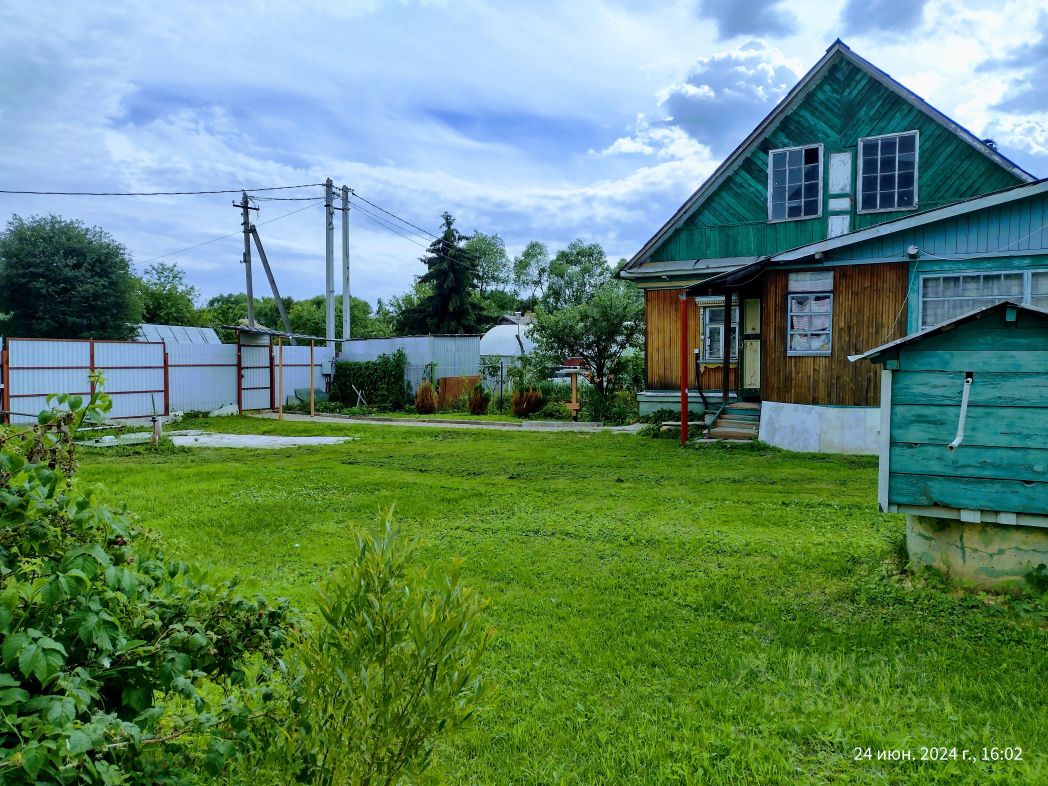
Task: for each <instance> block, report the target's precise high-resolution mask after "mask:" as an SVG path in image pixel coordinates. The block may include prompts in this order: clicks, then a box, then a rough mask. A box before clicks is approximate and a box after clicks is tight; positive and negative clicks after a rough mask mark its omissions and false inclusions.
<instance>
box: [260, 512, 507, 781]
mask: <svg viewBox="0 0 1048 786" xmlns="http://www.w3.org/2000/svg"><path fill="white" fill-rule="evenodd" d="M416 549H417V541H413V542H410V543H405V542H404V541H403V539H402V538H401V537H398V535H397V533H396V530H394V529H393V527H392V514H391V515H390V517H389V518H387V520H386V529H385V533H384V535H383V536H382V537H381V538H378V539H375V538H372V537H371V536H369V535H366V534H365V535H362V536H361V537H360V538H359V541H358V548H357V554H356V558H355V560H354V561H353V562H352V563H350V564H348V565H346V566H344V567H342V568H339V569H338V570H336V571H335V572H334V573H333V574H332V575H331V576H330V577H329V578H328V580H327V581H326V582H325V583H324V584H323V586H322V587H321V590H320V599H319V601H320V602H319V612H320V623H319V624H318V625H317V626H316V628H315V629H313V630H312V631H310V632H309V633H307V634H306V635H304V636H303V637H302V639H301V642H300V645H299V646H298V647H297V648H296V651H295V654H293V655H292V656H291V657H290V660H289V663H288V677H289V687H288V693H289V697H288V698H289V700H288V701H287V702H286V703H285V705H284V709H283V711H282V712H281V713H279V714H278V715H277V720H278V725H277V726H276V727H273V726H263V727H261V728H262V731H263V732H264V733H263V734H262V735H259V736H258V737H256V738H255V745H254V755H253V756H250V757H247V759H246V760H245V762H244V771H245V774H246V775H248V776H249V780H250V781H251V782H252V783H253V784H258V783H259V781H260V780H263V781H265V782H272V783H280V784H284V783H299V784H317V786H319V785H320V784H324V785H325V786H327V785H328V784H340V785H341V784H346V785H349V784H353V785H354V786H356V785H357V784H377V783H383V784H393V783H401V782H404V781H408V782H411V783H415V782H417V779H418V777H419V776H420V775H421V774H422V773H423V772H424V771H425V770H426V768H427V767H428V765H429V764H430V758H431V754H432V749H433V743H434V740H435V738H436V736H437V735H438V734H439V733H440V732H442V731H447V730H450V729H452V728H454V727H455V726H457V725H458V724H460V723H462V722H463V721H465V720H466V719H467V718H469V716H470V715H471V714H472V713H473V712H474V711H475V709H476V706H477V701H478V699H479V697H480V695H481V692H482V690H483V688H484V682H483V679H482V678H481V676H479V673H478V664H479V661H480V658H481V656H482V655H483V653H484V650H485V648H486V647H487V644H488V642H489V641H490V639H491V636H492V632H491V631H490V630H489V629H487V628H486V627H485V626H484V624H483V622H482V612H483V610H484V608H485V607H486V605H487V602H486V601H484V600H482V599H480V598H479V597H478V596H477V595H475V594H474V593H473V592H471V591H470V590H468V589H466V588H464V587H463V586H462V584H461V582H460V578H459V570H458V566H457V565H456V566H455V567H454V568H453V570H452V571H451V573H449V574H448V575H446V576H444V577H443V579H442V582H441V584H440V586H439V587H432V586H431V585H430V584H429V583H428V582H427V580H426V576H425V573H424V571H423V570H422V569H421V568H417V567H415V565H414V563H415V562H416V561H417V560H416V556H415V555H416ZM263 773H264V774H265V776H266V777H264V778H261V779H260V777H259V775H260V774H263ZM268 778H272V780H271V781H269V780H268Z"/></svg>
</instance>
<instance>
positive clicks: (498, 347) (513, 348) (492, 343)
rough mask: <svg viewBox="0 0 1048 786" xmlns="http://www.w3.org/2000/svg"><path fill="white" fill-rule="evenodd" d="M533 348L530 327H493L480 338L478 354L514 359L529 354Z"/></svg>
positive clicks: (533, 343)
mask: <svg viewBox="0 0 1048 786" xmlns="http://www.w3.org/2000/svg"><path fill="white" fill-rule="evenodd" d="M518 338H519V343H518ZM522 345H523V346H522ZM534 346H535V342H534V341H532V340H531V327H530V325H495V327H493V328H491V329H490V330H489V331H488V332H487V333H485V334H484V335H483V336H481V339H480V354H481V355H502V356H504V357H505V356H514V357H516V356H517V355H521V354H524V353H525V352H529V351H530V350H531V349H532V348H533V347H534Z"/></svg>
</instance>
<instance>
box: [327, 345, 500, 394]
mask: <svg viewBox="0 0 1048 786" xmlns="http://www.w3.org/2000/svg"><path fill="white" fill-rule="evenodd" d="M345 343H346V344H348V347H346V350H345V352H344V354H343V355H342V357H341V358H340V359H341V360H350V361H363V360H375V358H377V357H378V356H379V355H391V354H393V353H394V352H395V351H397V350H398V349H402V350H404V354H405V355H407V360H408V366H407V371H406V372H405V375H404V376H405V379H406V381H407V383H408V384H409V385H410V386H411V389H412V390H415V389H416V388H417V387H418V386H419V383H420V382H422V380H423V379H425V378H426V377H427V375H428V373H429V371H430V369H432V372H433V375H434V377H469V376H475V375H477V374H479V373H480V336H479V335H466V336H398V337H393V338H355V339H351V340H350V341H347V342H345Z"/></svg>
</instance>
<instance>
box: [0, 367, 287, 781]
mask: <svg viewBox="0 0 1048 786" xmlns="http://www.w3.org/2000/svg"><path fill="white" fill-rule="evenodd" d="M95 381H96V383H98V387H100V385H101V379H100V378H97V377H96V380H95ZM50 403H51V404H52V406H53V408H52V409H51V410H49V411H46V412H44V413H42V414H41V416H40V418H39V423H38V425H37V426H36V427H34V428H30V429H24V430H8V431H5V432H3V433H0V575H2V576H3V582H4V583H3V589H2V591H0V637H2V639H3V646H2V648H0V658H2V664H0V712H2V714H3V720H4V723H3V724H2V725H0V781H2V782H3V783H4V784H9V785H10V786H22V785H25V786H28V785H29V784H40V783H48V784H74V783H76V784H117V783H119V784H143V785H144V784H153V783H160V782H163V783H168V784H183V783H184V784H188V783H195V782H197V781H196V777H195V774H194V773H195V772H197V771H199V770H200V769H201V768H202V767H203V768H206V769H207V770H208V771H209V772H211V773H212V774H216V773H217V772H218V771H220V770H221V769H222V767H223V766H224V762H225V760H226V758H227V757H228V756H229V755H230V754H231V753H232V752H233V751H234V749H235V748H236V746H237V744H238V742H239V741H240V740H241V737H242V734H243V731H244V729H245V728H246V726H247V724H248V722H249V720H250V717H251V707H252V706H253V704H254V703H255V702H256V701H257V700H259V699H260V697H261V694H258V693H254V692H250V691H246V690H244V689H243V688H242V683H243V680H244V676H245V672H246V671H247V669H248V664H249V662H252V663H254V666H255V669H256V670H259V668H260V667H261V670H262V671H265V670H266V664H270V663H273V662H275V660H276V655H277V653H278V651H279V650H280V649H281V648H282V647H283V645H284V642H285V639H286V637H287V634H288V632H289V626H290V623H289V618H288V612H287V607H286V605H283V604H279V605H277V606H270V605H269V604H267V603H265V602H264V601H262V600H254V601H249V600H246V599H244V598H241V597H239V596H237V595H236V594H234V591H233V585H231V584H219V585H212V584H209V583H207V582H206V581H204V580H203V579H202V577H200V576H199V575H196V574H194V573H192V572H191V571H190V570H189V568H188V567H187V566H186V565H185V564H183V563H179V562H175V561H172V560H169V559H167V558H166V557H165V555H164V554H163V552H162V551H160V550H159V548H158V547H157V544H156V543H155V542H153V541H151V540H150V539H149V538H148V537H145V536H144V535H143V534H142V533H140V532H139V530H138V529H137V528H136V527H135V526H134V524H133V523H132V521H131V519H130V518H129V517H128V516H127V515H125V514H122V513H116V512H114V511H112V510H110V509H109V508H107V507H105V506H103V505H101V504H99V503H98V501H97V498H96V492H95V490H94V489H92V488H90V487H88V486H85V485H83V484H82V483H80V482H78V481H77V480H76V479H75V476H74V471H75V463H74V454H73V443H72V440H73V439H74V438H75V436H76V432H77V429H78V428H79V427H80V425H82V424H83V423H84V422H91V421H100V420H101V419H102V418H103V417H104V414H105V412H106V411H107V410H108V407H109V401H108V399H107V397H105V396H104V394H101V393H96V394H95V395H94V396H92V398H91V400H90V401H89V402H88V403H87V404H86V406H84V407H83V408H81V404H82V402H81V400H80V399H78V398H77V397H75V396H56V397H52V398H51V402H50ZM209 686H210V687H209Z"/></svg>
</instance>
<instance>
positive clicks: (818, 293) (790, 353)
mask: <svg viewBox="0 0 1048 786" xmlns="http://www.w3.org/2000/svg"><path fill="white" fill-rule="evenodd" d="M790 272H791V273H805V272H819V273H827V272H828V273H829V274H830V276H831V280H830V288H829V289H810V290H808V289H806V290H802V291H796V292H795V291H793V290H791V289H790V286H789V277H790V274H789V273H787V274H786V281H787V286H786V357H791V358H802V357H829V356H831V355H832V354H833V287H834V285H835V284H836V281H837V276H836V275H834V274H833V273H834V271H833V270H832V269H831V270H828V271H827V270H819V271H804V270H795V271H790ZM795 297H813V298H814V297H829V299H830V311H829V317H830V326H829V328H828V329H827V331H826V335H827V337H828V338H829V344H830V345H829V347H827V348H826V349H790V346H791V344H792V342H791V341H790V337H791V336H793V335H794V334H797V333H812V332H815V331H811V330H794V329H793V316H794V313H793V298H795ZM812 313H814V312H807V315H809V316H810V315H811V314H812ZM819 332H821V331H819Z"/></svg>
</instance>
